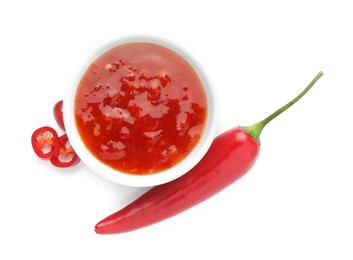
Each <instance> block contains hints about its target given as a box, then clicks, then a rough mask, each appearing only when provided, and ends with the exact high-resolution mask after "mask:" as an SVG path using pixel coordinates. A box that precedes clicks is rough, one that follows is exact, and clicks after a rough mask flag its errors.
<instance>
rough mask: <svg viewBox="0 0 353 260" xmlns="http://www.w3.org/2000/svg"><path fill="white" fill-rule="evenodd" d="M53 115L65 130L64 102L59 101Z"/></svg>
mask: <svg viewBox="0 0 353 260" xmlns="http://www.w3.org/2000/svg"><path fill="white" fill-rule="evenodd" d="M53 113H54V117H55V120H56V122H57V124H58V125H59V126H60V128H61V129H62V130H65V125H64V116H63V101H62V100H60V101H58V102H57V103H56V104H55V105H54V108H53Z"/></svg>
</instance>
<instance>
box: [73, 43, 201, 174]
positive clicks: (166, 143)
mask: <svg viewBox="0 0 353 260" xmlns="http://www.w3.org/2000/svg"><path fill="white" fill-rule="evenodd" d="M206 114H207V100H206V95H205V92H204V89H203V86H202V83H201V81H200V79H199V77H198V76H197V74H196V73H195V71H194V70H193V68H192V67H191V66H190V64H189V63H188V62H186V61H185V60H184V59H183V58H182V57H181V56H179V55H178V54H176V53H175V52H173V51H172V50H170V49H168V48H165V47H162V46H160V45H156V44H152V43H129V44H124V45H120V46H117V47H115V48H113V49H111V50H109V51H108V52H106V53H104V54H103V55H102V56H100V57H99V58H98V59H97V60H95V61H94V62H93V63H92V64H91V65H90V67H89V68H88V69H87V71H86V72H85V74H84V76H83V78H82V80H81V81H80V83H79V86H78V89H77V93H76V97H75V117H76V124H77V127H78V129H79V132H80V135H81V137H82V139H83V141H84V143H85V145H86V146H87V148H88V149H89V150H90V151H91V153H92V154H93V155H94V156H95V157H97V158H98V159H99V160H100V161H102V162H103V163H104V164H106V165H108V166H110V167H112V168H114V169H117V170H119V171H122V172H126V173H130V174H151V173H157V172H160V171H163V170H166V169H168V168H170V167H172V166H173V165H175V164H177V163H178V162H180V161H182V160H183V159H184V158H185V157H186V156H187V155H188V154H189V153H190V152H191V151H192V150H193V148H194V147H195V145H196V144H197V143H198V141H199V139H200V136H201V135H202V131H203V129H204V126H205V123H206Z"/></svg>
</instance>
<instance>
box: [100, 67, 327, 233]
mask: <svg viewBox="0 0 353 260" xmlns="http://www.w3.org/2000/svg"><path fill="white" fill-rule="evenodd" d="M322 75H323V73H322V72H319V73H318V74H317V76H316V77H315V78H314V79H313V80H312V81H311V82H310V84H309V85H308V86H307V87H306V88H305V89H304V90H303V91H302V92H301V93H300V94H299V95H298V96H297V97H296V98H295V99H293V100H292V101H291V102H289V103H287V104H286V105H284V106H283V107H282V108H280V109H279V110H277V111H275V112H274V113H273V114H272V115H270V116H269V117H267V118H266V119H264V120H262V121H260V122H259V123H257V124H254V125H252V126H248V127H236V128H233V129H231V130H229V131H227V132H225V133H223V134H221V135H219V136H218V137H217V138H216V139H215V140H214V142H213V144H212V145H211V147H210V149H209V151H208V152H207V153H206V155H205V156H204V158H203V159H202V160H201V161H200V162H199V163H198V164H197V165H196V166H195V167H194V168H193V169H191V170H190V171H189V172H188V173H186V174H185V175H183V176H182V177H180V178H178V179H176V180H174V181H171V182H169V183H166V184H162V185H159V186H156V187H153V188H152V189H150V190H149V191H147V192H146V193H145V194H143V195H142V196H141V197H139V198H138V199H137V200H135V201H134V202H132V203H131V204H129V205H127V206H126V207H125V208H123V209H121V210H120V211H118V212H116V213H114V214H112V215H111V216H108V217H107V218H105V219H103V220H101V221H100V222H99V223H98V224H97V225H96V227H95V229H96V232H97V233H98V234H113V233H122V232H128V231H132V230H135V229H138V228H142V227H145V226H147V225H151V224H154V223H157V222H159V221H162V220H164V219H166V218H169V217H172V216H174V215H176V214H178V213H180V212H182V211H184V210H186V209H188V208H190V207H192V206H194V205H196V204H198V203H200V202H202V201H204V200H206V199H208V198H209V197H211V196H213V195H214V194H216V193H218V192H219V191H221V190H222V189H224V188H225V187H227V186H229V185H231V184H232V183H233V182H235V181H236V180H238V179H239V178H240V177H241V176H243V175H244V174H245V173H246V172H247V171H248V170H249V169H250V168H251V167H252V166H253V164H254V163H255V161H256V158H257V156H258V153H259V151H260V139H259V136H260V133H261V131H262V129H263V128H264V126H265V125H266V124H267V123H268V122H270V121H271V120H272V119H274V118H275V117H277V116H278V115H279V114H281V113H282V112H284V111H285V110H287V109H288V108H289V107H290V106H292V105H293V104H294V103H296V102H297V101H298V100H299V99H300V98H302V97H303V96H304V95H305V94H306V92H307V91H309V89H310V88H311V87H312V86H313V85H314V84H315V82H316V81H317V80H318V79H319V78H320V77H321V76H322Z"/></svg>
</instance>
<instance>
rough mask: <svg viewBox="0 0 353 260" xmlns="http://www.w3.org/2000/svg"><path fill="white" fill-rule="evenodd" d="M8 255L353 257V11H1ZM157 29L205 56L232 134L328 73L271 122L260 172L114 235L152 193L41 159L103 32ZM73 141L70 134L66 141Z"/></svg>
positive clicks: (26, 5) (229, 6)
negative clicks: (111, 227)
mask: <svg viewBox="0 0 353 260" xmlns="http://www.w3.org/2000/svg"><path fill="white" fill-rule="evenodd" d="M0 28H1V30H0V33H1V38H2V40H1V41H0V47H1V48H0V73H1V74H0V75H1V90H0V93H1V94H0V95H1V96H0V97H1V103H0V113H1V127H0V131H1V132H0V136H1V149H0V155H1V156H0V158H1V159H0V160H1V174H0V201H1V204H0V207H1V214H0V221H1V231H0V238H1V241H2V242H1V249H0V259H36V260H40V259H88V258H89V259H154V260H157V259H205V258H206V257H207V259H271V260H275V259H281V260H282V259H323V258H325V259H341V260H342V259H353V209H352V208H353V166H352V157H353V156H352V155H353V153H352V147H353V140H352V132H353V118H352V111H353V102H352V90H351V89H352V86H353V37H352V33H353V7H352V5H351V1H348V0H347V1H342V0H334V1H325V0H320V1H310V0H305V1H302V0H296V1H274V0H267V1H255V0H249V1H221V0H218V1H213V2H211V1H208V2H207V3H206V1H190V0H187V1H184V0H179V1H174V2H172V1H153V0H151V1H133V0H131V1H119V0H115V1H105V0H100V1H55V2H54V1H38V0H32V1H24V0H23V1H16V0H14V1H2V2H1V3H0ZM126 34H130V35H135V34H147V35H154V36H158V37H162V38H165V39H167V40H169V41H172V42H174V43H175V44H178V45H180V46H183V47H185V48H187V49H188V50H189V51H191V52H192V53H193V54H194V55H196V56H198V57H199V58H200V59H201V60H202V65H203V68H204V69H205V70H206V71H207V75H208V76H209V78H210V79H211V81H212V82H213V86H214V88H216V89H217V92H218V96H219V99H220V122H219V131H218V132H219V133H221V132H222V131H224V130H226V129H229V128H231V127H234V126H237V125H250V124H253V123H255V122H257V121H259V120H261V119H262V118H264V117H265V116H267V115H268V114H269V113H272V112H273V111H274V110H275V109H277V108H279V107H280V106H281V105H283V104H284V103H286V102H287V101H289V100H290V99H292V98H293V97H294V96H296V95H297V94H298V93H299V92H300V91H301V90H302V89H303V88H304V87H305V86H306V85H307V84H308V83H309V82H310V80H311V79H312V78H313V77H314V76H315V75H316V74H317V72H318V71H320V70H322V71H323V72H324V73H325V75H324V76H323V77H322V78H321V79H320V80H319V82H318V83H317V84H316V85H315V86H314V88H313V89H312V90H311V91H310V92H309V93H308V94H307V96H305V97H304V98H303V99H302V100H301V101H300V103H298V104H296V105H295V106H293V107H292V108H291V109H290V110H289V111H287V112H286V113H285V114H283V115H281V116H280V117H278V118H277V119H276V120H275V121H273V122H272V123H271V124H269V125H268V126H267V127H266V128H265V130H264V132H263V134H262V136H261V140H262V149H261V153H260V156H259V158H258V161H257V163H256V165H255V166H254V167H253V169H252V170H251V171H250V172H249V173H248V174H247V175H246V176H244V177H243V178H242V179H241V180H239V181H238V182H236V183H234V184H233V185H232V186H230V187H229V188H227V189H226V190H224V191H222V192H221V193H219V194H218V195H216V196H214V197H212V198H211V199H209V200H207V201H206V202H204V203H202V204H200V205H198V206H196V207H194V208H192V209H190V210H188V211H186V212H184V213H182V214H180V215H178V216H176V217H174V218H171V219H168V220H166V221H164V222H161V223H159V224H157V225H154V226H150V227H147V228H145V229H140V230H138V231H134V232H131V233H125V234H120V235H111V236H102V235H97V234H96V233H95V232H94V225H95V224H96V223H97V222H98V221H99V220H101V219H102V218H104V217H105V216H107V215H110V214H111V213H113V212H115V211H116V210H118V209H119V208H121V207H123V206H124V205H126V204H127V203H128V202H130V201H132V200H133V199H135V198H136V197H138V196H139V195H140V194H142V193H143V192H144V191H145V189H137V188H129V187H122V186H119V185H116V184H113V183H110V182H108V181H106V180H103V179H102V178H100V177H98V176H96V175H95V174H94V173H93V172H92V171H90V170H89V169H88V168H87V167H86V166H85V165H84V164H82V163H81V164H80V165H78V166H77V167H75V168H73V169H69V170H59V169H56V168H54V167H52V166H51V165H50V164H49V163H46V162H44V161H42V160H40V159H38V158H37V157H36V156H35V155H34V153H33V151H32V148H31V144H30V137H31V134H32V132H33V131H34V130H35V129H36V128H38V127H40V126H43V125H51V126H53V127H55V128H56V129H58V127H56V124H55V121H54V118H53V116H52V106H53V104H54V103H55V102H56V101H58V100H60V99H62V98H63V96H64V93H65V91H66V89H67V87H69V86H70V82H71V79H72V76H73V75H75V70H76V69H77V68H78V66H80V65H81V63H80V62H81V61H82V57H83V56H84V55H85V54H87V53H88V52H89V50H90V49H92V48H93V47H95V45H96V44H97V43H99V42H101V41H102V40H104V39H106V38H111V37H119V36H121V35H126ZM59 133H60V131H59Z"/></svg>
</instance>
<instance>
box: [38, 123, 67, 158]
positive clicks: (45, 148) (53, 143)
mask: <svg viewBox="0 0 353 260" xmlns="http://www.w3.org/2000/svg"><path fill="white" fill-rule="evenodd" d="M31 142H32V147H33V150H34V152H35V153H36V154H37V156H38V157H39V158H42V159H46V160H48V159H50V158H52V157H53V156H54V155H55V154H56V153H57V152H58V151H59V148H60V145H59V137H58V134H57V133H56V131H55V130H54V129H53V128H51V127H50V126H43V127H40V128H38V129H37V130H35V131H34V132H33V134H32V138H31Z"/></svg>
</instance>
